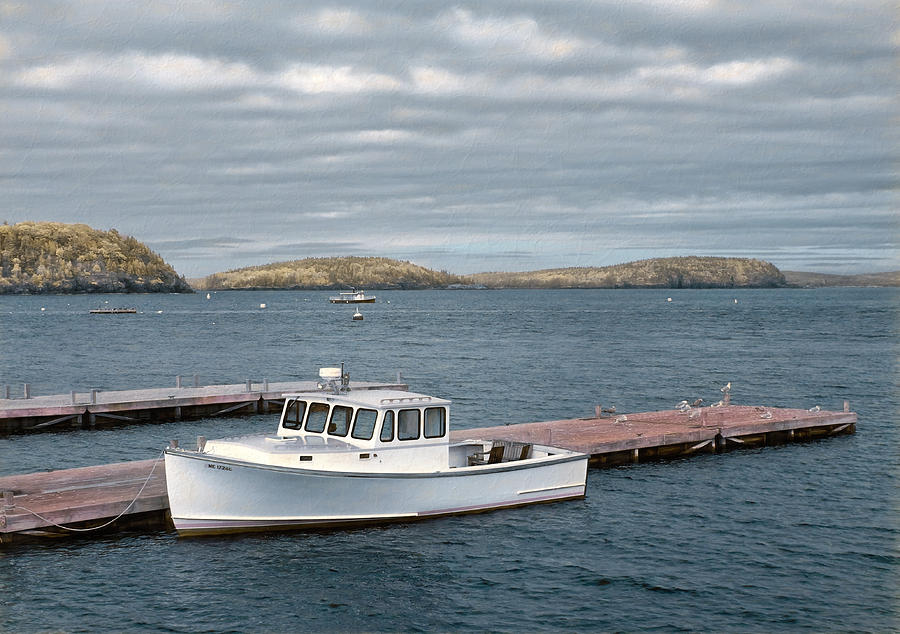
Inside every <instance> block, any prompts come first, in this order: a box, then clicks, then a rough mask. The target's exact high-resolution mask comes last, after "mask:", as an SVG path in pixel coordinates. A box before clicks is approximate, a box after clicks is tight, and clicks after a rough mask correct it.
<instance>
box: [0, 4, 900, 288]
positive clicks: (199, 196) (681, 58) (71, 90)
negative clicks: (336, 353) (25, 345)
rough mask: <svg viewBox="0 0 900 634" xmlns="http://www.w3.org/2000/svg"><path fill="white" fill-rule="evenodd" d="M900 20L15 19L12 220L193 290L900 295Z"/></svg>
mask: <svg viewBox="0 0 900 634" xmlns="http://www.w3.org/2000/svg"><path fill="white" fill-rule="evenodd" d="M407 5H409V6H407ZM893 17H894V16H893V15H892V9H891V7H890V4H888V3H877V2H872V3H865V2H864V3H855V4H853V6H849V5H846V4H845V3H838V2H822V1H821V0H817V1H815V2H813V1H810V2H800V3H790V4H789V5H786V4H784V3H782V2H754V3H737V2H731V1H728V0H718V1H716V0H710V1H708V2H707V1H701V0H696V1H691V0H683V1H679V0H640V1H635V2H631V3H620V2H602V1H601V2H579V1H575V2H567V3H549V4H548V3H532V2H497V3H491V4H490V5H487V6H483V5H481V4H474V5H457V6H448V5H446V4H443V3H433V4H432V3H426V2H422V3H404V4H400V5H393V4H387V3H377V4H373V3H362V2H361V3H358V4H354V3H340V4H335V3H321V4H317V3H314V2H313V3H302V4H299V5H298V4H297V3H290V2H266V1H263V2H253V3H250V2H246V3H243V2H239V3H220V2H213V1H211V0H210V1H208V2H191V3H182V2H155V3H152V4H151V5H147V6H144V5H143V4H141V3H137V4H134V3H121V2H102V1H94V2H62V1H60V2H49V3H17V2H11V1H0V23H2V24H3V29H2V31H0V108H2V111H3V112H4V121H3V123H2V124H0V139H2V143H0V192H2V193H3V199H4V201H5V202H6V205H5V209H4V211H3V216H2V218H0V219H2V220H6V221H9V222H18V221H21V220H57V221H63V222H86V223H88V224H91V225H93V226H95V227H98V228H108V227H115V228H117V229H118V230H119V231H120V232H123V233H128V234H132V235H135V236H136V237H138V238H139V239H141V240H143V241H145V242H147V243H148V244H150V245H151V246H152V247H153V248H155V249H156V250H157V251H159V252H160V253H161V254H162V255H163V256H164V257H165V258H166V259H167V260H168V261H169V262H170V263H172V264H173V265H174V266H175V267H176V268H177V269H178V270H179V271H180V272H182V273H185V274H187V275H202V274H207V273H211V272H213V271H216V270H223V269H226V268H234V267H238V266H244V265H249V264H260V263H266V262H271V261H277V260H286V259H294V258H301V257H308V256H326V255H349V254H355V255H383V256H387V257H396V258H400V259H409V260H413V261H415V262H416V263H418V264H422V265H424V266H430V267H433V268H442V269H447V270H451V271H453V272H458V273H467V272H475V271H482V270H497V269H505V270H526V269H537V268H547V267H556V266H591V265H598V266H599V265H605V264H613V263H617V262H622V261H625V260H629V259H636V258H643V257H654V256H667V255H683V254H702V255H736V256H750V257H761V258H765V259H768V260H771V261H773V262H774V263H775V264H776V265H778V266H780V267H782V268H786V269H814V270H820V271H827V272H857V271H860V272H862V271H873V270H887V269H896V268H900V259H898V258H900V256H898V249H897V220H896V218H897V217H898V214H897V198H896V186H897V181H896V171H895V164H896V163H895V161H896V158H897V152H896V149H897V145H896V141H897V139H896V136H895V135H896V131H895V126H894V123H895V120H896V119H895V116H896V105H897V104H896V101H895V95H896V94H897V81H896V79H895V67H894V63H895V59H896V57H895V54H896V43H897V41H898V35H897V34H896V33H894V32H892V31H891V25H892V22H893Z"/></svg>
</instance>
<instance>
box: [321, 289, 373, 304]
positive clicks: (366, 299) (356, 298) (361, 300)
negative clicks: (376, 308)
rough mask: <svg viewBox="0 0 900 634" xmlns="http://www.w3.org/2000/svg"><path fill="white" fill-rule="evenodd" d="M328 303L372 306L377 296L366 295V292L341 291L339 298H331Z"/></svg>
mask: <svg viewBox="0 0 900 634" xmlns="http://www.w3.org/2000/svg"><path fill="white" fill-rule="evenodd" d="M328 301H329V302H331V303H332V304H371V303H372V302H374V301H375V296H374V295H366V292H365V291H357V290H352V291H341V294H340V295H339V296H337V297H334V296H331V297H329V298H328Z"/></svg>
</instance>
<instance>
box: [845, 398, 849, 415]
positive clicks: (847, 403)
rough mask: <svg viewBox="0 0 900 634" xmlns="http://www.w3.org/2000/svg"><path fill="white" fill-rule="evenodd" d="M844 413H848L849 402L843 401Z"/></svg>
mask: <svg viewBox="0 0 900 634" xmlns="http://www.w3.org/2000/svg"><path fill="white" fill-rule="evenodd" d="M844 411H845V412H849V411H850V401H846V400H845V401H844Z"/></svg>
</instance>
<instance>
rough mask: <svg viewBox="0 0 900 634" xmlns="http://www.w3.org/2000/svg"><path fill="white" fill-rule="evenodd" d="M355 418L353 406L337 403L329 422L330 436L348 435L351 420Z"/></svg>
mask: <svg viewBox="0 0 900 634" xmlns="http://www.w3.org/2000/svg"><path fill="white" fill-rule="evenodd" d="M351 420H353V408H352V407H345V406H344V405H335V406H334V407H333V408H332V410H331V422H330V423H328V434H329V435H330V436H346V435H347V434H348V433H349V432H350V421H351Z"/></svg>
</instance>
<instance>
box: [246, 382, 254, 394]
mask: <svg viewBox="0 0 900 634" xmlns="http://www.w3.org/2000/svg"><path fill="white" fill-rule="evenodd" d="M247 391H248V392H252V391H253V383H252V381H251V380H250V379H247Z"/></svg>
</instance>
